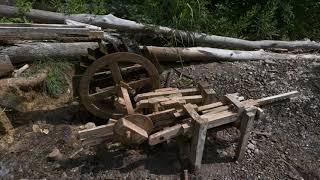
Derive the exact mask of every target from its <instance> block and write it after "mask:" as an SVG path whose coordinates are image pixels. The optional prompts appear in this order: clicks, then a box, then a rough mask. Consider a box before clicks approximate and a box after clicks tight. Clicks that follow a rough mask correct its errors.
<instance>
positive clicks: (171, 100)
mask: <svg viewBox="0 0 320 180" xmlns="http://www.w3.org/2000/svg"><path fill="white" fill-rule="evenodd" d="M201 102H202V96H201V95H193V96H172V97H170V96H168V97H164V96H160V97H154V98H150V99H144V100H141V101H139V102H137V103H136V104H137V109H141V108H148V107H153V106H152V105H154V104H157V103H161V104H162V105H163V106H169V105H174V104H176V103H182V104H185V103H192V104H200V103H201Z"/></svg>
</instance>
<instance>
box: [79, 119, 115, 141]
mask: <svg viewBox="0 0 320 180" xmlns="http://www.w3.org/2000/svg"><path fill="white" fill-rule="evenodd" d="M113 126H114V124H113V123H110V124H106V125H102V126H97V127H95V128H91V129H85V130H82V131H79V132H78V134H79V137H80V139H87V138H89V139H92V138H96V137H106V136H112V135H113Z"/></svg>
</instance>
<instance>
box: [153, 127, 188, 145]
mask: <svg viewBox="0 0 320 180" xmlns="http://www.w3.org/2000/svg"><path fill="white" fill-rule="evenodd" d="M186 126H188V125H187V124H185V126H184V127H186ZM189 128H190V126H189ZM183 132H184V129H183V126H182V124H177V125H175V126H172V127H169V128H166V129H164V130H162V131H159V132H156V133H154V134H152V135H150V136H149V144H150V145H151V146H153V145H156V144H159V143H162V142H165V141H167V140H169V139H172V138H175V137H177V136H179V135H181V134H183Z"/></svg>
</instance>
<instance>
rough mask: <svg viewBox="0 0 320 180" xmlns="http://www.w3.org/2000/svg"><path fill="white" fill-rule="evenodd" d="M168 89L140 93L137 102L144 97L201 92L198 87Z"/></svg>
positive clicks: (136, 98)
mask: <svg viewBox="0 0 320 180" xmlns="http://www.w3.org/2000/svg"><path fill="white" fill-rule="evenodd" d="M166 89H167V88H166ZM166 89H163V90H161V89H160V90H157V91H155V92H148V93H143V94H138V95H137V96H136V97H135V98H134V99H135V101H136V102H138V101H141V100H144V99H149V98H153V97H158V96H168V95H172V94H182V96H186V95H195V94H197V93H198V92H199V91H198V89H196V88H190V89H181V90H179V89H172V90H170V89H168V90H166Z"/></svg>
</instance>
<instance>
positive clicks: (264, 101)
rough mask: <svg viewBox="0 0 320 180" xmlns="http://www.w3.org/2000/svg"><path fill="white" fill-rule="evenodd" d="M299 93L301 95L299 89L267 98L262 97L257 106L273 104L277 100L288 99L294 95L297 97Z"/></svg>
mask: <svg viewBox="0 0 320 180" xmlns="http://www.w3.org/2000/svg"><path fill="white" fill-rule="evenodd" d="M297 95H299V92H298V91H291V92H288V93H283V94H278V95H275V96H269V97H265V98H261V99H258V100H257V106H263V105H267V104H271V103H274V102H276V101H283V100H286V99H290V98H293V97H296V96H297Z"/></svg>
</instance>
